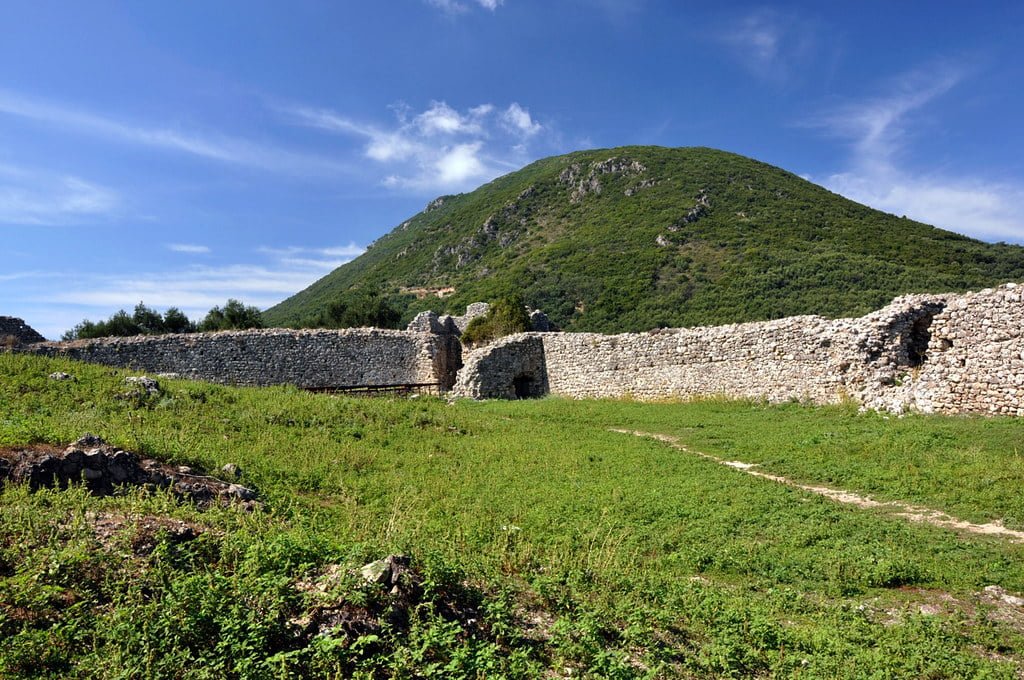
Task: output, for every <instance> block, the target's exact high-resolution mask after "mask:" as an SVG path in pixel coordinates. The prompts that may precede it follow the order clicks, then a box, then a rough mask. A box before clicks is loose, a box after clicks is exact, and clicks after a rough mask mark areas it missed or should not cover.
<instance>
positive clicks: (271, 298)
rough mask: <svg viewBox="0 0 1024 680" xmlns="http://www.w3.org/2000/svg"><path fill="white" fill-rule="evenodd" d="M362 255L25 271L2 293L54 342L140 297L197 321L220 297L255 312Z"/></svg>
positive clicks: (322, 252)
mask: <svg viewBox="0 0 1024 680" xmlns="http://www.w3.org/2000/svg"><path fill="white" fill-rule="evenodd" d="M364 251H365V248H363V247H361V246H358V245H356V244H355V243H349V244H348V245H343V246H325V247H320V248H313V247H298V246H291V247H284V248H260V249H258V251H257V252H258V253H260V254H261V255H262V256H263V257H261V258H260V260H261V261H260V262H256V263H236V264H226V265H221V266H191V267H187V268H185V269H180V270H173V271H166V272H154V271H141V270H140V271H137V272H128V273H122V274H116V275H102V274H92V273H90V272H88V271H84V272H83V271H76V272H74V273H68V272H53V273H49V274H47V275H46V276H38V275H37V273H34V272H25V273H20V274H17V275H10V278H12V279H13V278H30V277H34V278H33V280H32V281H31V285H29V284H25V285H24V287H23V288H22V289H21V290H22V292H21V293H20V294H19V293H17V292H16V291H15V292H12V293H11V294H10V298H11V300H10V302H11V306H12V307H13V308H15V309H17V308H18V303H22V305H23V306H29V308H30V309H31V314H30V316H31V317H32V319H28V318H26V321H28V322H29V323H30V324H31V325H33V326H34V327H36V328H37V330H40V332H42V333H43V334H44V335H46V336H47V337H59V336H60V335H61V334H62V333H63V332H64V331H65V330H67V329H69V328H71V327H72V326H74V325H75V324H77V323H78V322H80V321H81V320H82V319H84V318H89V319H92V320H94V321H95V320H97V319H104V318H107V317H109V316H110V315H111V314H113V313H114V312H116V311H117V310H118V309H126V310H131V309H132V308H133V307H134V306H135V305H136V304H138V302H139V301H140V300H141V301H143V302H145V304H146V305H147V306H149V307H153V308H156V309H157V310H159V311H165V310H166V309H167V308H168V307H178V308H179V309H181V310H182V311H183V312H185V313H186V314H187V315H188V316H189V318H192V319H195V320H198V319H202V317H203V316H204V315H205V314H206V312H208V311H209V310H210V308H211V307H213V306H214V305H223V304H224V302H225V301H226V300H228V298H235V299H238V300H241V301H243V302H244V303H245V304H247V305H255V306H257V307H260V308H261V309H265V308H267V307H270V306H272V305H275V304H277V303H278V302H280V301H281V300H283V299H284V298H286V297H288V296H290V295H293V294H294V293H295V292H297V291H299V290H302V289H304V288H306V287H308V286H309V285H310V284H311V283H313V282H314V281H316V280H317V279H319V278H321V277H323V276H324V275H325V274H327V273H329V272H330V271H331V270H333V269H335V268H336V267H339V266H341V265H342V264H344V263H346V262H349V261H351V260H352V258H354V257H356V256H358V255H360V254H361V253H363V252H364ZM0 280H4V279H3V278H2V277H0ZM41 320H43V321H41Z"/></svg>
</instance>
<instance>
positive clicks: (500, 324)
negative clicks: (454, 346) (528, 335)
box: [462, 295, 530, 347]
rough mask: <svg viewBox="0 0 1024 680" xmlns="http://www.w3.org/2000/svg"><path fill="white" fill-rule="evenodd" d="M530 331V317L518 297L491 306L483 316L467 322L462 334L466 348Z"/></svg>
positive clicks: (504, 299)
mask: <svg viewBox="0 0 1024 680" xmlns="http://www.w3.org/2000/svg"><path fill="white" fill-rule="evenodd" d="M528 330H530V315H529V314H528V313H527V312H526V305H524V304H523V299H522V298H521V297H519V296H518V295H513V296H510V297H503V298H500V299H499V300H497V301H495V302H493V303H492V304H491V308H490V309H488V310H487V314H485V315H484V316H478V317H477V318H475V319H473V320H472V321H470V322H469V325H468V326H466V330H464V331H463V332H462V344H464V345H466V346H467V347H473V346H477V345H486V344H487V343H489V342H493V341H494V340H497V339H498V338H502V337H505V336H506V335H512V334H513V333H522V332H524V331H528Z"/></svg>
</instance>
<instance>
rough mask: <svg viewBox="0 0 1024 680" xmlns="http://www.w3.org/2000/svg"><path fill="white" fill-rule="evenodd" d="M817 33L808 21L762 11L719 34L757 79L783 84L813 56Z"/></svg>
mask: <svg viewBox="0 0 1024 680" xmlns="http://www.w3.org/2000/svg"><path fill="white" fill-rule="evenodd" d="M816 33H817V28H816V26H815V24H814V23H813V22H811V21H810V20H808V19H806V18H803V17H799V16H797V15H795V14H784V13H781V12H778V11H775V10H767V9H760V10H756V11H753V12H751V13H749V14H747V15H746V16H744V17H743V18H742V19H740V20H739V21H737V22H736V25H734V26H731V27H730V28H729V29H728V30H726V31H723V32H722V33H720V35H719V39H720V40H721V41H722V42H723V43H725V44H726V45H728V46H729V47H730V48H731V49H732V51H733V54H734V55H735V56H736V58H737V59H738V60H739V61H740V63H741V64H742V65H743V66H744V67H745V68H746V69H747V70H749V71H750V72H751V73H753V74H754V75H755V76H757V77H758V78H761V79H762V80H767V81H771V82H776V83H782V82H785V81H787V80H789V79H790V77H791V76H792V75H793V73H794V72H795V70H796V69H797V68H798V67H799V66H801V65H802V64H803V63H805V62H806V61H807V60H808V58H809V57H811V56H812V54H813V53H814V50H815V43H816Z"/></svg>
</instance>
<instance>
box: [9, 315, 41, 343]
mask: <svg viewBox="0 0 1024 680" xmlns="http://www.w3.org/2000/svg"><path fill="white" fill-rule="evenodd" d="M45 340H46V338H44V337H43V336H42V335H40V334H39V333H37V332H36V331H35V330H34V329H33V328H31V327H30V326H29V325H28V324H26V323H25V322H24V321H22V320H21V319H18V318H16V317H13V316H0V349H3V348H4V347H7V346H8V345H9V346H12V347H13V346H16V345H29V344H32V343H34V342H44V341H45Z"/></svg>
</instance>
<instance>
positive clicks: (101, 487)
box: [0, 434, 260, 509]
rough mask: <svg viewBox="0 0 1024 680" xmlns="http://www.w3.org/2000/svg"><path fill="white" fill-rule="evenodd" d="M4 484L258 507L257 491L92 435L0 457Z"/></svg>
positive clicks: (1, 475) (0, 481) (199, 503)
mask: <svg viewBox="0 0 1024 680" xmlns="http://www.w3.org/2000/svg"><path fill="white" fill-rule="evenodd" d="M5 480H9V481H12V482H23V483H27V484H28V485H29V488H30V489H32V490H33V491H36V490H38V489H42V488H60V489H66V488H68V486H70V485H72V484H84V485H85V487H86V488H87V489H88V490H89V491H90V492H91V493H93V494H95V495H97V496H109V495H110V494H113V493H114V492H115V491H116V490H118V489H122V488H126V487H131V486H141V487H145V488H147V489H149V490H158V489H169V490H170V491H171V493H173V494H174V495H175V496H177V497H178V498H180V499H182V500H187V501H190V502H193V503H196V504H197V505H201V506H202V505H211V504H214V503H221V504H228V503H240V504H242V505H243V506H244V507H245V508H246V509H252V508H255V507H257V506H259V505H260V503H259V502H258V501H257V500H256V492H255V491H253V490H252V489H249V488H247V487H244V486H242V485H241V484H236V483H232V482H225V481H222V480H220V479H216V478H214V477H209V476H207V475H204V474H201V473H200V472H197V471H195V470H193V469H192V468H189V467H187V466H178V467H173V466H170V465H167V464H164V463H160V462H159V461H156V460H154V459H152V458H140V457H139V456H138V455H136V454H134V453H132V452H130V451H124V450H122V449H118V448H116V447H113V446H111V445H109V444H107V443H106V442H105V441H103V440H102V439H100V438H99V437H97V436H95V435H91V434H87V435H85V436H83V437H82V438H81V439H79V440H78V441H76V442H74V443H73V444H71V445H70V446H68V447H67V448H65V449H64V450H63V451H57V450H49V449H41V448H35V449H32V448H26V449H22V450H16V451H6V452H2V453H0V484H2V483H3V482H4V481H5Z"/></svg>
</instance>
